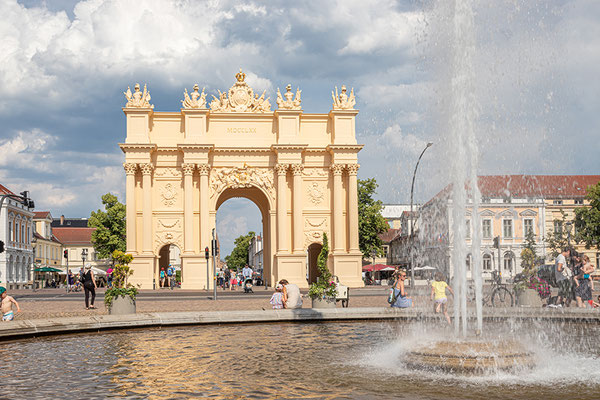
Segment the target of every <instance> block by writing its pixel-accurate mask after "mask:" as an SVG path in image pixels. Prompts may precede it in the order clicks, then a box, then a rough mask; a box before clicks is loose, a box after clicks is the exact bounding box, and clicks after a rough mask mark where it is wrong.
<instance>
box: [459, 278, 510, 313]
mask: <svg viewBox="0 0 600 400" xmlns="http://www.w3.org/2000/svg"><path fill="white" fill-rule="evenodd" d="M468 298H469V300H470V301H475V286H474V285H473V284H471V285H470V286H469V291H468ZM482 303H483V305H484V306H490V307H512V306H513V305H514V297H513V294H512V293H511V291H510V290H509V289H508V285H506V284H505V283H502V276H501V275H500V274H499V273H498V271H492V285H491V286H490V287H489V289H487V290H486V289H485V288H484V289H483V299H482Z"/></svg>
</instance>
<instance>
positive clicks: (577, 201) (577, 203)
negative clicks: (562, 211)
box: [575, 199, 583, 206]
mask: <svg viewBox="0 0 600 400" xmlns="http://www.w3.org/2000/svg"><path fill="white" fill-rule="evenodd" d="M575 205H578V206H581V205H583V199H575Z"/></svg>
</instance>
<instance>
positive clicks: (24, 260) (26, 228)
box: [0, 185, 33, 289]
mask: <svg viewBox="0 0 600 400" xmlns="http://www.w3.org/2000/svg"><path fill="white" fill-rule="evenodd" d="M0 195H2V197H3V198H4V201H3V202H2V207H1V208H0V240H2V241H3V242H4V248H5V251H4V252H3V253H0V285H2V286H5V287H6V288H7V289H20V288H24V287H25V286H27V285H28V284H30V283H31V280H32V266H33V248H32V246H31V239H32V235H33V212H32V211H30V210H29V208H28V207H26V206H25V205H23V204H22V202H20V201H18V200H14V199H12V198H10V197H7V196H6V195H15V193H13V192H11V191H10V190H9V189H7V188H6V187H4V186H2V185H0Z"/></svg>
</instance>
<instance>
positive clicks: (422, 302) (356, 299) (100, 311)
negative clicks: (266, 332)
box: [9, 287, 430, 320]
mask: <svg viewBox="0 0 600 400" xmlns="http://www.w3.org/2000/svg"><path fill="white" fill-rule="evenodd" d="M64 293H65V292H64V289H43V290H38V291H37V292H35V294H36V295H38V296H39V295H46V297H47V298H45V299H36V298H35V297H32V298H29V297H28V296H30V295H32V292H31V290H13V291H10V293H9V294H10V295H12V296H14V297H15V298H16V300H17V301H18V302H19V305H20V307H21V312H20V313H16V314H15V319H16V320H31V319H40V318H63V317H76V316H86V315H105V314H107V311H106V308H105V307H104V292H103V290H102V289H99V290H98V292H97V293H96V294H97V295H96V304H95V305H96V307H97V309H96V310H86V309H85V303H84V294H83V292H78V293H74V294H73V293H71V294H69V297H68V298H67V297H65V296H64ZM194 293H195V294H196V295H191V294H190V295H187V294H186V292H185V291H183V290H175V291H174V292H170V293H169V291H160V292H158V293H157V292H153V291H151V290H150V291H143V292H142V295H140V296H138V300H137V301H136V306H137V311H138V312H176V311H243V310H262V309H266V310H268V309H271V308H272V306H271V304H269V298H270V294H271V293H273V291H272V290H271V289H269V290H267V291H264V289H258V290H257V291H256V293H255V294H244V293H243V292H242V291H237V293H235V294H232V293H227V296H225V295H223V292H221V291H219V292H218V294H217V300H216V301H214V300H212V299H208V298H207V295H208V293H207V292H204V293H203V294H198V292H194ZM387 293H388V289H387V288H385V287H379V288H376V289H373V288H365V289H352V290H351V295H350V302H349V307H351V308H356V307H388V306H389V305H388V303H387ZM153 294H156V295H153ZM211 294H212V293H211ZM414 297H415V305H416V306H417V307H419V306H428V305H429V304H430V303H429V301H428V300H429V299H428V297H426V296H414ZM63 298H64V300H63ZM303 300H304V302H303V308H310V307H311V300H310V299H309V298H306V297H305V298H303ZM337 307H338V308H340V307H341V303H340V302H338V304H337Z"/></svg>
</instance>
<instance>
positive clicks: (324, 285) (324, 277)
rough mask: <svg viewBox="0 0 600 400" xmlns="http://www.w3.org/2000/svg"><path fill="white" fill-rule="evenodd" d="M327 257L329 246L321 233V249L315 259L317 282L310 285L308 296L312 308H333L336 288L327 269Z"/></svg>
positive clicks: (325, 237)
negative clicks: (317, 273) (317, 274)
mask: <svg viewBox="0 0 600 400" xmlns="http://www.w3.org/2000/svg"><path fill="white" fill-rule="evenodd" d="M328 256H329V244H328V242H327V234H326V233H323V248H322V249H321V252H320V253H319V257H318V259H317V269H318V271H319V277H318V278H317V281H316V282H314V283H311V284H310V287H309V289H308V296H309V297H310V298H311V299H312V308H335V296H336V294H337V286H336V284H335V282H334V281H333V276H332V275H331V272H329V268H327V257H328Z"/></svg>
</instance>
